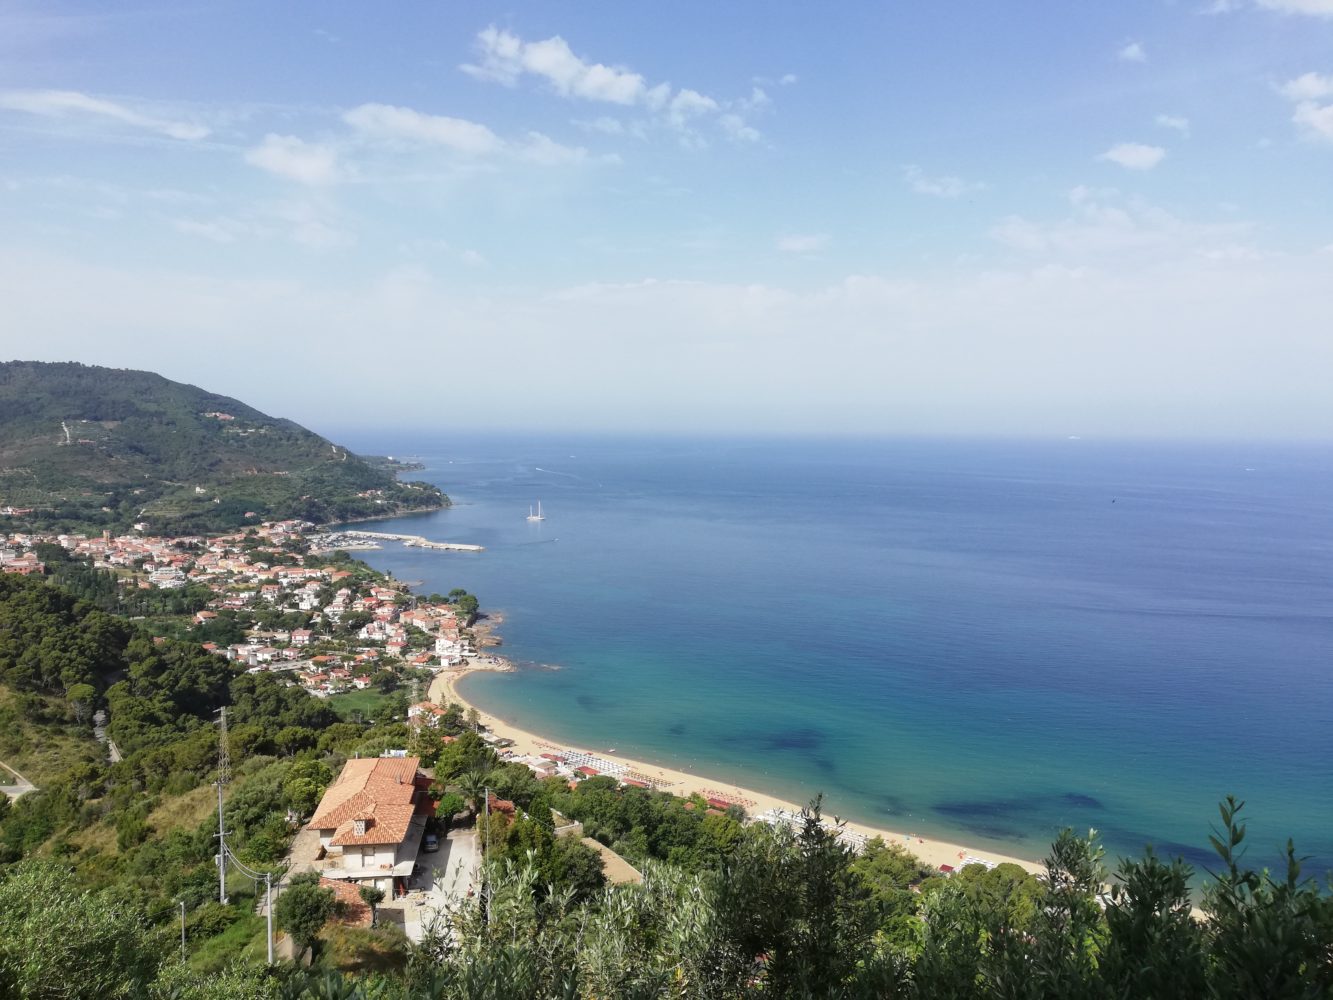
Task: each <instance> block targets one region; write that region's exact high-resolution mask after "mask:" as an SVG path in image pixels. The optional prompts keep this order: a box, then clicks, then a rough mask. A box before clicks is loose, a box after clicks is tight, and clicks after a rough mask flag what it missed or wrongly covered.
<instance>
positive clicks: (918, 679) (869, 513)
mask: <svg viewBox="0 0 1333 1000" xmlns="http://www.w3.org/2000/svg"><path fill="white" fill-rule="evenodd" d="M335 437H336V438H337V439H338V440H340V441H343V442H345V443H347V444H348V445H349V446H352V447H354V448H356V449H357V450H359V451H362V452H374V453H378V454H385V453H388V454H392V455H394V456H395V457H396V458H399V459H404V460H407V459H415V460H419V461H421V462H422V464H423V465H424V466H425V468H424V469H423V470H422V471H420V472H413V473H410V474H408V475H407V476H405V478H423V479H426V480H428V481H431V482H433V483H436V484H437V485H439V486H441V487H442V488H443V489H444V490H445V491H446V492H448V493H450V495H451V496H452V497H453V498H454V501H455V506H454V507H453V508H451V509H449V510H446V511H441V512H437V513H432V514H422V515H413V516H410V517H406V518H400V519H396V520H393V521H386V522H381V527H382V530H386V531H387V530H403V531H410V532H411V533H413V534H422V535H425V536H426V537H428V538H433V539H437V540H448V541H456V542H469V543H475V544H481V545H485V546H486V551H485V552H482V553H477V554H461V553H435V552H423V551H421V550H411V549H401V548H398V547H390V548H385V549H383V550H380V551H374V552H365V553H360V554H359V555H360V556H361V557H362V558H364V559H366V561H367V562H369V563H370V564H371V565H372V566H375V567H376V568H378V569H381V570H386V571H390V572H392V573H393V574H394V575H395V576H397V577H398V578H400V579H403V580H407V581H411V582H413V583H415V584H417V588H416V589H418V590H419V591H420V592H422V593H429V592H431V591H437V590H438V591H440V592H446V591H447V590H448V589H451V588H452V587H455V586H461V587H464V588H466V589H468V590H469V591H472V592H473V593H476V594H477V595H478V596H479V598H480V600H481V603H482V607H483V610H484V611H492V612H499V613H502V614H503V615H504V616H505V623H504V625H503V626H502V628H501V629H500V634H501V635H502V636H503V638H504V642H505V646H504V647H503V649H502V650H501V652H502V653H504V655H506V656H507V657H508V658H510V659H511V660H514V661H515V662H516V663H517V664H518V665H519V666H520V669H519V670H518V671H517V672H515V673H513V674H508V675H499V674H489V675H487V674H480V675H473V676H470V677H468V678H467V679H465V680H464V681H463V685H462V686H463V688H464V690H465V693H466V694H467V696H468V697H469V698H470V699H475V700H476V701H477V702H478V703H479V704H480V705H482V706H483V707H484V708H486V709H487V710H489V711H491V712H492V713H493V714H495V715H497V716H499V717H502V718H505V719H506V720H508V721H512V722H514V723H516V724H519V725H522V726H523V727H525V728H528V729H530V730H534V731H536V732H540V733H542V734H544V735H549V736H551V737H553V738H556V739H560V740H564V741H567V742H570V743H575V744H578V745H583V746H587V747H590V748H594V749H607V748H609V747H616V748H618V749H619V750H621V751H623V752H624V753H626V754H629V755H631V756H635V757H639V758H642V759H647V760H653V761H660V762H661V763H663V764H666V765H670V766H673V767H678V768H681V769H685V770H690V771H693V772H695V773H700V774H706V775H709V776H716V777H718V778H719V779H720V780H724V781H728V782H731V783H735V784H740V785H744V786H748V787H754V788H758V789H760V790H763V791H766V792H770V793H772V794H775V795H779V796H781V797H784V798H788V799H792V800H795V801H806V800H808V799H809V798H810V797H812V796H813V795H814V794H816V793H819V792H822V793H823V794H824V796H825V803H826V810H827V812H828V813H830V814H837V815H839V816H842V817H844V818H848V819H853V820H856V821H860V822H864V823H868V824H872V825H877V826H884V827H888V828H891V829H895V830H904V831H908V830H910V831H911V832H913V833H916V834H918V835H921V836H925V837H927V838H931V837H934V838H938V839H947V840H953V841H957V842H961V843H966V844H968V845H976V847H977V848H978V849H986V848H990V849H993V850H996V851H1000V852H1003V853H1008V854H1015V855H1019V856H1024V857H1033V858H1039V857H1041V856H1043V853H1044V849H1045V847H1046V845H1047V844H1049V841H1050V840H1051V839H1052V838H1053V837H1054V835H1055V834H1056V833H1058V830H1059V829H1060V828H1061V827H1063V826H1071V827H1073V828H1074V829H1075V830H1078V831H1080V832H1082V831H1085V830H1087V829H1088V828H1094V827H1095V828H1097V829H1098V830H1100V831H1101V832H1102V835H1103V838H1104V841H1105V843H1106V846H1107V849H1108V861H1111V862H1113V861H1114V859H1115V858H1116V857H1117V856H1119V855H1124V854H1138V853H1140V852H1141V850H1142V848H1143V846H1144V844H1145V843H1148V842H1151V843H1153V844H1154V845H1155V847H1156V849H1157V850H1158V851H1159V853H1165V854H1177V853H1179V854H1182V855H1184V856H1185V857H1186V859H1187V860H1189V861H1190V862H1191V863H1193V864H1195V865H1196V867H1199V866H1202V865H1205V864H1208V863H1210V861H1209V858H1210V855H1209V852H1208V850H1207V842H1208V841H1207V838H1208V833H1209V827H1210V824H1213V823H1214V822H1215V821H1216V808H1215V807H1216V803H1217V801H1218V800H1219V799H1221V798H1222V797H1223V796H1224V795H1227V794H1235V795H1237V796H1238V797H1239V798H1242V799H1246V800H1247V801H1248V802H1249V804H1250V805H1249V809H1248V810H1247V812H1248V815H1249V817H1250V820H1251V833H1252V837H1251V852H1252V856H1253V858H1254V860H1255V861H1256V862H1259V863H1263V864H1276V863H1277V862H1278V860H1279V851H1280V847H1281V844H1282V843H1284V842H1285V838H1286V837H1287V836H1292V837H1293V838H1294V839H1295V840H1296V847H1297V853H1298V855H1309V856H1311V862H1310V864H1309V868H1308V871H1309V872H1310V873H1312V874H1313V873H1316V872H1320V873H1322V872H1323V871H1324V870H1326V869H1327V868H1328V867H1329V866H1330V864H1331V863H1333V862H1330V859H1333V841H1331V840H1330V837H1329V834H1328V833H1327V831H1328V830H1329V828H1330V822H1329V821H1330V820H1333V807H1331V806H1330V805H1329V804H1328V795H1327V792H1328V791H1331V790H1333V788H1330V781H1329V779H1328V778H1327V776H1326V774H1324V769H1322V768H1321V767H1320V766H1319V765H1318V763H1317V762H1318V761H1319V760H1321V759H1328V758H1329V755H1330V753H1333V741H1331V740H1330V737H1329V734H1328V732H1327V726H1326V725H1323V722H1324V721H1325V720H1327V719H1328V718H1329V717H1330V716H1331V715H1333V683H1331V682H1330V679H1329V677H1328V674H1327V672H1326V671H1325V672H1324V673H1323V674H1322V675H1321V673H1320V664H1321V663H1326V662H1327V654H1328V653H1329V652H1330V651H1333V618H1331V617H1330V615H1331V612H1330V609H1333V603H1330V598H1333V572H1330V570H1333V543H1331V542H1330V537H1329V530H1328V527H1327V525H1328V524H1329V520H1328V515H1329V514H1330V513H1333V471H1331V470H1333V463H1330V462H1329V458H1330V456H1331V455H1333V446H1329V445H1328V444H1326V443H1322V442H1306V441H1297V442H1281V443H1278V442H1271V441H1243V442H1221V441H1217V442H1200V441H1119V442H1107V441H1099V440H1096V439H1088V438H1083V439H1080V438H1077V437H1075V438H1065V439H1059V440H1050V441H1039V440H1033V439H1022V440H1015V439H984V440H975V439H959V438H941V437H938V436H932V437H929V438H927V437H919V438H915V437H914V438H894V439H878V438H846V437H820V438H802V439H799V440H787V439H781V438H753V437H749V438H721V437H719V438H697V437H682V436H652V437H643V436H617V437H614V438H611V437H606V436H593V435H543V436H537V435H524V436H522V437H518V436H513V435H506V434H491V435H476V436H473V437H464V438H462V439H458V440H450V439H449V438H446V437H443V436H441V437H434V436H431V435H420V434H416V435H412V434H407V433H403V434H397V435H395V434H392V433H389V432H384V431H381V430H369V429H366V430H363V431H360V432H358V433H354V434H352V435H342V436H338V435H335ZM539 500H540V501H542V502H543V504H544V508H543V509H544V511H545V513H546V515H547V520H545V521H542V522H529V521H527V519H526V516H525V515H526V513H527V510H528V506H529V505H530V504H535V503H536V502H537V501H539ZM553 668H554V669H553Z"/></svg>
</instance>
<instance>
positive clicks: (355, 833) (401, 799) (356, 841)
mask: <svg viewBox="0 0 1333 1000" xmlns="http://www.w3.org/2000/svg"><path fill="white" fill-rule="evenodd" d="M419 763H420V760H419V758H417V757H372V758H365V759H356V760H349V761H348V762H347V763H346V764H345V765H343V769H342V773H341V774H339V775H338V778H337V780H336V781H334V783H333V784H332V785H330V786H329V788H328V790H327V791H326V792H325V793H324V797H323V798H322V799H321V800H320V803H319V808H318V809H316V810H315V815H314V816H313V817H312V818H311V820H310V822H309V823H307V824H306V829H308V830H316V831H318V833H319V844H320V847H321V849H322V852H321V853H322V854H323V860H322V861H321V862H318V863H317V867H319V868H320V874H321V875H323V876H324V877H325V878H333V879H343V880H347V881H350V882H353V883H356V884H357V885H374V886H376V887H377V888H380V889H383V890H384V891H385V892H386V893H388V894H389V895H390V896H393V895H397V894H399V893H401V892H404V891H406V888H407V880H408V877H409V876H410V875H411V874H412V866H413V865H414V864H415V863H416V860H417V852H418V851H419V850H420V848H421V839H422V836H423V835H424V834H425V832H426V819H427V817H428V816H429V815H430V814H431V811H432V809H433V806H432V803H431V800H430V797H429V796H428V795H427V794H426V789H427V787H428V786H429V784H430V779H429V778H427V777H426V776H425V775H424V774H422V773H421V772H420V771H419V770H418V769H417V765H418V764H419Z"/></svg>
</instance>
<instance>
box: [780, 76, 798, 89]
mask: <svg viewBox="0 0 1333 1000" xmlns="http://www.w3.org/2000/svg"><path fill="white" fill-rule="evenodd" d="M796 80H797V76H796V74H795V73H783V74H782V79H781V80H779V81H778V83H780V84H782V85H783V86H784V87H789V86H791V85H792V84H793V83H795V82H796Z"/></svg>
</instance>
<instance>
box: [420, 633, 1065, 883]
mask: <svg viewBox="0 0 1333 1000" xmlns="http://www.w3.org/2000/svg"><path fill="white" fill-rule="evenodd" d="M493 624H499V622H496V621H493ZM485 632H486V634H487V635H489V633H490V629H486V630H485ZM478 645H479V646H480V645H481V641H480V636H479V638H478ZM486 655H487V656H488V657H489V658H490V659H491V660H493V661H494V662H493V663H488V664H476V663H469V664H468V665H467V666H464V667H449V668H446V669H444V670H441V671H440V672H439V673H438V674H436V675H435V677H434V679H432V681H431V684H430V689H429V697H430V700H431V701H433V702H435V703H436V704H443V703H445V702H456V703H458V704H460V705H462V706H463V708H464V710H467V709H475V710H476V711H477V714H478V715H479V716H480V717H481V721H482V723H483V724H484V725H485V726H486V728H487V729H489V730H490V731H491V732H492V733H494V734H495V735H497V736H501V737H505V738H507V739H511V740H513V741H514V751H515V752H516V753H519V754H523V755H528V756H536V755H539V754H542V753H550V752H552V751H553V750H556V749H566V750H573V751H576V752H581V753H588V754H592V755H595V756H597V757H600V758H603V759H605V760H607V761H613V762H615V763H616V764H619V765H624V767H625V768H626V769H627V770H629V771H633V772H638V773H639V774H640V775H643V776H646V777H647V778H649V779H650V780H651V781H652V782H653V783H654V784H655V785H656V786H657V788H658V789H659V790H660V791H666V792H670V793H671V794H673V795H680V796H689V795H692V794H695V793H699V794H701V795H703V796H704V797H705V798H708V797H710V796H712V797H720V798H726V799H729V800H731V801H735V802H736V803H737V804H740V805H742V806H744V808H745V811H746V813H747V814H748V815H749V816H750V817H757V816H758V815H759V814H761V813H764V812H768V811H769V810H782V811H785V812H792V813H799V812H800V810H801V809H802V806H801V805H798V804H797V803H794V802H791V801H788V800H786V799H782V798H779V797H778V796H775V795H769V794H768V793H766V792H760V791H757V790H755V789H752V788H744V787H742V786H739V785H735V784H732V783H731V782H726V781H720V780H717V779H714V778H710V777H708V776H706V775H701V774H694V773H692V772H689V771H682V770H678V769H675V768H669V767H665V766H663V765H661V764H657V763H653V762H651V761H643V760H637V759H635V758H632V757H628V756H626V755H624V754H622V753H619V752H615V751H609V750H592V749H590V748H586V747H579V746H572V745H570V744H568V743H561V742H559V741H557V740H554V739H550V738H547V737H545V736H542V735H540V734H538V733H534V732H532V731H531V730H528V729H524V728H521V727H520V726H518V725H516V724H515V723H512V722H509V721H508V720H505V719H502V718H500V717H498V716H496V715H495V714H494V713H492V712H488V711H487V710H486V709H484V708H483V707H482V706H481V705H478V704H476V703H475V702H473V701H471V700H470V699H468V698H466V697H464V696H463V695H462V694H461V693H460V692H459V690H458V682H459V681H460V680H462V679H463V678H464V677H467V676H468V675H469V674H474V673H480V672H482V671H497V672H504V673H509V672H513V671H514V670H516V668H515V667H514V665H513V664H512V663H510V662H509V661H508V660H506V659H504V658H503V657H499V656H495V655H494V654H486ZM825 818H826V819H832V818H833V817H832V816H831V815H826V817H825ZM843 826H844V828H845V829H846V830H848V831H850V832H852V833H854V834H859V835H861V836H864V837H866V838H871V837H882V838H883V839H884V841H885V843H889V844H893V843H896V844H899V845H900V846H902V847H905V848H907V850H908V851H910V852H911V853H912V854H914V855H915V856H916V857H917V858H919V859H920V860H921V861H922V862H923V863H925V864H926V865H928V866H929V867H930V868H932V869H935V870H938V869H939V868H940V866H941V865H948V866H950V867H952V868H955V869H956V868H958V867H959V866H960V864H961V863H962V862H963V860H964V859H969V860H970V859H976V860H983V861H986V862H994V863H995V864H1006V863H1008V864H1015V865H1018V866H1019V867H1020V868H1023V869H1024V870H1026V871H1029V872H1032V873H1033V874H1040V873H1041V872H1043V871H1045V868H1044V866H1043V865H1041V864H1040V863H1038V862H1034V861H1031V860H1028V859H1025V858H1016V857H1012V856H1010V855H1006V854H998V853H996V852H994V851H991V850H988V849H983V848H969V847H967V846H966V845H964V844H957V843H953V842H951V841H944V840H934V839H929V838H923V837H920V836H918V835H916V834H912V833H911V832H910V831H898V830H889V829H887V828H886V827H878V826H871V825H868V824H865V823H854V822H851V821H843Z"/></svg>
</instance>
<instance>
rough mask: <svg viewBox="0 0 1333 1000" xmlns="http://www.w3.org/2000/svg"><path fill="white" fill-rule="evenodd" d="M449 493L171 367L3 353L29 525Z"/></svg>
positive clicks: (5, 412) (222, 514)
mask: <svg viewBox="0 0 1333 1000" xmlns="http://www.w3.org/2000/svg"><path fill="white" fill-rule="evenodd" d="M376 491H377V492H376ZM365 494H371V495H365ZM447 502H448V500H447V498H446V497H444V495H443V494H441V493H440V491H439V490H438V489H436V488H435V487H434V486H430V485H428V484H425V483H399V482H398V481H397V479H396V477H395V475H394V467H393V466H391V465H389V464H387V463H386V461H385V460H382V459H375V460H366V459H363V458H361V457H359V456H356V455H353V454H351V453H350V452H348V451H347V450H346V449H345V448H340V447H338V446H336V445H334V444H332V443H331V442H329V441H328V440H326V439H325V438H322V437H320V436H319V435H317V434H314V433H312V432H310V431H308V430H306V429H305V428H303V427H301V426H299V425H298V424H295V423H293V422H292V421H290V420H279V419H276V418H273V417H269V416H267V415H265V414H263V413H261V412H259V411H258V410H256V409H253V408H252V407H249V406H246V405H245V404H244V403H241V402H238V401H237V400H234V399H229V398H228V397H226V396H218V395H215V394H213V393H209V392H205V391H204V390H202V389H198V388H196V387H194V386H190V385H183V384H181V383H178V382H171V381H168V380H167V379H165V378H162V377H161V376H160V375H154V374H151V373H149V372H136V371H125V370H119V369H110V368H98V367H93V366H89V365H80V364H73V363H61V364H46V363H39V362H27V361H13V362H6V363H0V503H3V504H8V505H11V506H14V507H19V508H25V509H26V508H33V512H32V513H31V514H28V515H24V516H22V517H20V518H16V519H15V521H14V523H15V524H16V525H19V526H22V527H28V528H47V529H60V530H73V529H79V528H87V527H97V528H102V527H107V528H112V529H115V530H125V529H128V527H129V526H130V525H131V524H133V523H136V522H145V521H146V522H147V523H148V524H149V525H150V526H151V528H152V530H153V531H154V532H156V533H160V534H197V533H202V532H206V531H219V530H227V529H230V528H234V527H237V526H239V525H242V524H247V523H250V524H252V523H257V522H258V521H260V520H265V519H273V518H288V517H293V518H302V519H305V520H309V521H313V522H315V523H323V522H327V521H334V520H347V519H351V518H356V517H366V516H371V515H376V514H384V513H389V512H392V511H394V510H400V509H407V508H418V507H433V506H440V505H441V504H445V503H447ZM247 515H252V516H247Z"/></svg>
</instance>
